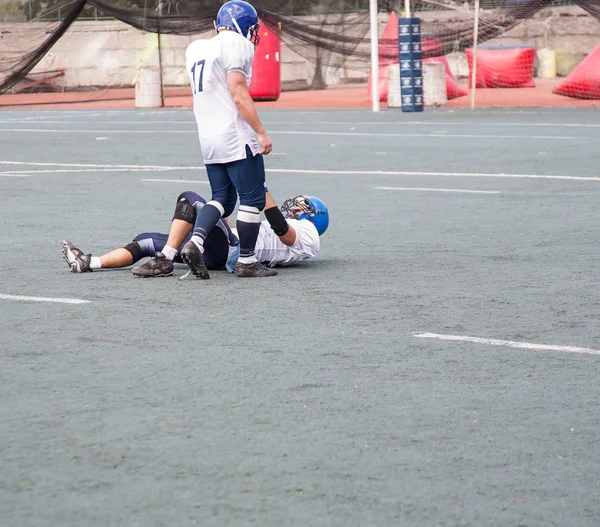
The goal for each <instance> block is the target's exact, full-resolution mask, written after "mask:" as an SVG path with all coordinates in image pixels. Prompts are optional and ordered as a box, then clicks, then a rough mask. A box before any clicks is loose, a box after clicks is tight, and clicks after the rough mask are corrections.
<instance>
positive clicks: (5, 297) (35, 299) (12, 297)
mask: <svg viewBox="0 0 600 527" xmlns="http://www.w3.org/2000/svg"><path fill="white" fill-rule="evenodd" d="M0 299H1V300H18V301H22V302H54V303H57V304H88V303H90V302H91V300H80V299H79V298H47V297H44V296H22V295H5V294H0Z"/></svg>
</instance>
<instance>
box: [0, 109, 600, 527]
mask: <svg viewBox="0 0 600 527" xmlns="http://www.w3.org/2000/svg"><path fill="white" fill-rule="evenodd" d="M262 115H263V120H264V121H265V122H266V124H267V128H268V129H269V130H271V133H272V137H273V139H274V143H275V149H274V154H275V155H273V156H269V157H268V158H267V159H266V164H267V167H268V169H269V172H268V182H269V188H270V189H271V191H272V193H273V194H274V196H275V198H276V199H277V200H278V201H279V202H282V201H283V200H284V199H285V198H287V197H290V196H293V195H296V194H299V193H304V194H315V195H318V196H319V197H321V198H322V199H323V200H324V201H325V202H326V203H327V204H328V206H329V207H330V210H331V224H330V229H329V230H328V232H327V233H326V234H325V235H324V236H323V239H322V249H321V252H320V254H319V255H318V257H317V258H316V259H315V260H314V261H311V262H307V263H305V264H303V265H300V266H298V267H296V268H290V269H284V270H282V271H281V272H280V274H279V276H278V277H276V278H272V279H268V280H260V281H252V280H246V281H244V280H237V279H236V278H234V277H232V276H230V275H228V274H227V273H225V272H215V273H213V275H212V278H211V280H210V281H207V282H201V281H195V280H186V281H179V280H177V279H176V278H166V279H156V280H139V279H135V278H134V277H133V276H132V275H131V273H130V270H129V269H126V270H116V271H102V272H97V273H91V274H86V275H73V274H70V273H68V270H67V266H66V265H65V263H64V262H63V261H62V259H61V257H60V242H61V240H62V239H64V238H68V239H71V240H72V241H73V242H74V243H75V244H76V245H78V246H80V247H81V248H82V249H84V250H86V251H89V252H92V253H93V254H95V255H98V254H101V253H103V252H106V251H108V250H110V249H112V248H115V247H119V246H122V245H124V244H126V243H128V242H129V241H130V240H131V239H132V238H133V237H134V236H135V235H136V234H138V233H139V232H143V231H149V230H152V231H154V230H159V231H166V230H167V229H168V226H169V222H170V217H171V214H172V208H173V205H174V203H175V198H176V197H177V195H178V194H179V193H180V192H182V191H184V190H196V191H198V192H200V193H201V194H205V195H206V194H207V193H208V188H209V187H208V185H207V184H206V173H205V172H204V171H203V170H202V169H201V167H202V160H201V156H200V152H199V148H198V139H197V135H196V133H195V127H194V123H193V115H192V113H191V112H190V111H188V110H186V111H176V110H171V111H141V110H138V111H109V112H104V111H102V112H101V111H72V112H67V111H62V112H57V111H52V112H51V111H48V112H33V111H31V112H12V111H5V112H0V195H1V196H2V199H0V217H1V218H2V228H1V229H0V247H2V248H3V251H2V255H3V258H2V267H1V270H0V295H25V296H35V297H51V298H72V299H82V300H88V301H90V302H89V303H85V304H60V303H42V302H24V301H17V300H13V299H8V298H4V299H3V298H0V329H1V331H2V345H1V346H0V348H1V349H2V351H1V353H0V356H1V357H2V368H1V370H0V418H1V420H2V428H1V429H0V452H1V464H0V469H1V470H0V520H1V521H0V524H2V525H6V526H15V527H29V526H61V527H62V526H65V527H71V526H83V525H85V526H94V527H95V526H134V525H139V526H144V527H146V526H163V525H164V526H180V525H181V526H185V525H195V524H197V525H211V526H212V525H215V526H222V525H260V526H271V525H273V526H280V525H290V526H291V525H294V526H305V525H323V526H348V525H361V526H362V525H377V526H380V525H406V526H413V525H414V526H498V525H510V526H517V525H523V526H542V525H543V526H554V525H556V526H565V525H577V526H597V525H598V523H599V522H600V499H599V498H598V496H599V495H600V488H599V487H600V485H599V484H598V478H597V474H598V472H599V470H600V446H599V442H598V440H597V437H598V433H599V431H600V423H599V418H600V411H599V410H598V400H599V397H600V387H599V386H600V385H599V383H598V376H599V374H600V355H597V354H594V350H598V351H600V321H599V318H600V317H599V310H600V293H599V292H598V278H597V276H598V274H597V268H598V263H597V262H598V261H599V259H600V258H599V257H600V249H599V245H598V227H599V225H600V222H599V220H598V212H597V210H598V202H599V200H600V177H599V176H600V173H599V171H600V168H599V157H598V144H599V143H600V124H598V123H600V119H599V117H600V112H598V111H593V110H585V111H583V110H582V111H580V110H554V111H550V110H543V111H534V110H528V111H499V110H493V111H483V110H479V111H476V112H469V111H428V112H425V113H423V114H421V115H419V114H402V113H400V112H391V111H389V112H383V113H381V114H377V115H375V114H372V113H370V112H366V111H335V112H324V111H322V112H321V111H312V112H297V111H286V112H284V111H264V112H262ZM182 167H184V168H182ZM185 167H188V168H185ZM194 167H198V168H197V169H195V168H194ZM509 176H513V177H509ZM144 180H151V181H144ZM157 180H170V181H157ZM181 180H184V181H188V180H194V181H197V183H184V182H181ZM378 187H379V188H378ZM416 188H419V189H425V190H414V189H416ZM392 189H393V190H392ZM399 189H405V190H399ZM406 189H409V190H406ZM410 189H413V190H410ZM448 190H454V191H479V192H480V193H463V192H448ZM184 272H185V268H184V267H183V266H180V267H178V268H177V269H176V275H181V274H183V273H184ZM422 333H434V334H443V335H454V336H457V337H480V338H482V339H501V340H506V341H514V342H521V343H538V344H545V345H554V346H559V347H560V351H548V350H543V349H540V350H538V351H535V350H533V349H520V348H515V347H511V346H509V345H506V346H492V345H489V343H488V342H479V343H477V342H465V341H444V340H439V339H425V338H417V337H415V335H418V334H422ZM568 347H579V348H585V349H586V350H587V352H584V353H574V352H572V351H569V348H568Z"/></svg>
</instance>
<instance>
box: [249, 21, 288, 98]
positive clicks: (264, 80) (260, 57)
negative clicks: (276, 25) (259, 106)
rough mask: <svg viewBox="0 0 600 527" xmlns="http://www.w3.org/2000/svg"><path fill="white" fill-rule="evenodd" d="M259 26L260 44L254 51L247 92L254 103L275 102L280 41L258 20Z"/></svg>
mask: <svg viewBox="0 0 600 527" xmlns="http://www.w3.org/2000/svg"><path fill="white" fill-rule="evenodd" d="M259 24H260V30H259V35H260V42H259V43H258V46H256V49H255V50H254V62H253V63H252V83H251V84H250V88H248V91H249V93H250V96H251V97H252V98H253V99H254V100H255V101H276V100H277V99H279V96H280V95H281V41H280V40H279V37H278V36H277V35H276V34H275V33H274V32H273V31H272V30H271V29H270V28H268V27H267V26H266V25H265V24H263V23H262V22H261V21H260V20H259Z"/></svg>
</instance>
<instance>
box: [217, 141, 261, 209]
mask: <svg viewBox="0 0 600 527" xmlns="http://www.w3.org/2000/svg"><path fill="white" fill-rule="evenodd" d="M206 173H207V175H208V180H209V181H210V188H211V190H212V199H213V200H214V201H218V202H219V203H220V204H221V205H223V208H224V209H225V214H223V217H225V218H227V217H228V216H230V215H231V213H232V212H233V209H234V208H235V203H236V201H237V195H238V194H239V196H240V205H246V206H248V207H257V208H258V210H263V209H264V208H265V188H264V185H265V164H264V161H263V156H262V155H261V154H256V155H255V156H253V155H252V150H250V147H249V146H248V145H246V159H240V160H238V161H232V162H231V163H223V164H207V165H206Z"/></svg>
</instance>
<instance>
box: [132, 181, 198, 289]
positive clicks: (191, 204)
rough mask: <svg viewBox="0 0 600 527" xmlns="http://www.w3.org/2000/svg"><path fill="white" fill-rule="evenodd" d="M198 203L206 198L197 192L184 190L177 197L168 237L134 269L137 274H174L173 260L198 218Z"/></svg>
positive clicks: (144, 276) (146, 276)
mask: <svg viewBox="0 0 600 527" xmlns="http://www.w3.org/2000/svg"><path fill="white" fill-rule="evenodd" d="M197 203H201V204H204V203H205V200H204V198H202V196H200V195H199V194H196V193H195V192H183V193H182V194H180V195H179V196H178V197H177V202H176V204H175V213H174V214H173V221H172V222H171V227H170V228H169V235H168V237H166V238H165V240H164V241H163V240H161V241H160V242H159V243H160V248H156V249H155V253H152V254H151V255H150V256H152V257H153V258H151V259H150V260H148V261H147V262H146V263H145V264H143V265H140V266H139V267H136V268H134V269H133V270H132V273H133V274H134V275H135V276H140V277H143V278H152V277H156V276H170V275H172V274H173V260H174V259H175V258H176V257H177V256H178V255H179V248H180V247H181V245H182V244H183V243H184V242H185V241H187V238H188V237H189V235H190V232H191V231H192V227H193V225H194V221H195V220H196V213H197V209H196V204H197Z"/></svg>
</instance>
